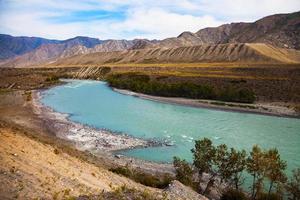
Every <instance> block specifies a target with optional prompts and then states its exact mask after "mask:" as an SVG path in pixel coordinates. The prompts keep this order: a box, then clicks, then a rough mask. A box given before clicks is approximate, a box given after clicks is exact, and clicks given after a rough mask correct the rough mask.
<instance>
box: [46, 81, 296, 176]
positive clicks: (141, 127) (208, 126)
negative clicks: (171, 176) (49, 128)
mask: <svg viewBox="0 0 300 200" xmlns="http://www.w3.org/2000/svg"><path fill="white" fill-rule="evenodd" d="M67 82H68V83H67V84H65V85H60V86H57V87H53V88H51V89H49V90H45V91H44V92H43V95H42V96H43V98H42V100H41V101H42V103H43V104H45V105H46V106H49V107H51V108H53V109H54V110H55V111H57V112H61V113H68V114H69V115H70V120H72V121H75V122H79V123H82V124H85V125H89V126H91V127H95V128H99V129H102V128H103V129H109V130H111V131H116V132H123V133H127V134H128V135H132V136H135V137H139V138H147V139H152V138H156V139H161V140H168V141H171V142H172V143H174V146H164V147H153V148H145V149H134V150H128V151H124V152H121V153H122V154H124V155H127V156H131V157H136V158H141V159H145V160H152V161H158V162H170V161H172V157H173V156H180V157H181V158H185V159H188V160H191V158H192V155H191V152H190V149H191V148H192V147H193V145H194V140H197V139H201V138H203V137H208V138H210V139H211V140H212V141H213V142H214V143H215V144H220V143H225V144H227V145H228V146H230V147H235V148H238V149H246V150H250V149H251V147H252V146H253V145H254V144H258V145H260V146H262V147H263V148H272V147H276V148H277V149H278V150H279V152H280V154H281V156H282V159H284V160H286V161H287V163H288V171H290V170H291V169H294V168H296V167H300V156H299V155H300V119H294V118H283V117H274V116H265V115H258V114H249V113H239V112H226V111H218V110H212V109H205V108H193V107H187V106H179V105H172V104H166V103H159V102H154V101H150V100H144V99H140V98H138V97H134V96H129V95H124V94H120V93H118V92H115V91H113V90H112V89H111V88H109V87H108V86H107V84H106V83H105V82H101V81H87V80H67Z"/></svg>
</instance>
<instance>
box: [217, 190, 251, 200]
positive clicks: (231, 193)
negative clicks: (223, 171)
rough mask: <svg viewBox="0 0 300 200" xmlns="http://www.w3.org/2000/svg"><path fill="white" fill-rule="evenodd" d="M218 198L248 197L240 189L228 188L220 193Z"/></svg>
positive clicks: (238, 198) (232, 199)
mask: <svg viewBox="0 0 300 200" xmlns="http://www.w3.org/2000/svg"><path fill="white" fill-rule="evenodd" d="M220 200H248V198H247V197H246V195H245V193H244V192H242V191H241V190H234V189H229V190H227V191H226V192H225V193H224V194H222V196H221V199H220Z"/></svg>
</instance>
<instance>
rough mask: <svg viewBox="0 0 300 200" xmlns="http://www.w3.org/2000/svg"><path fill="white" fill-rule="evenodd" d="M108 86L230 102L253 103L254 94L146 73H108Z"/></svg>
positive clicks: (159, 94)
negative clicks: (170, 80)
mask: <svg viewBox="0 0 300 200" xmlns="http://www.w3.org/2000/svg"><path fill="white" fill-rule="evenodd" d="M107 81H108V83H109V85H110V86H112V87H115V88H119V89H128V90H132V91H134V92H140V93H145V94H150V95H156V96H165V97H186V98H192V99H213V100H222V101H231V102H242V103H253V102H254V100H255V95H254V93H253V91H252V90H250V89H247V88H234V87H231V88H225V89H223V90H216V89H215V88H214V87H212V86H211V85H198V84H195V83H190V82H178V83H172V84H170V83H164V82H160V81H158V80H151V79H150V77H149V76H148V75H145V74H136V73H127V74H115V75H110V76H109V77H108V78H107Z"/></svg>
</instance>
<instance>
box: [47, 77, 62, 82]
mask: <svg viewBox="0 0 300 200" xmlns="http://www.w3.org/2000/svg"><path fill="white" fill-rule="evenodd" d="M58 80H59V77H58V76H48V77H47V78H46V81H47V82H56V81H58Z"/></svg>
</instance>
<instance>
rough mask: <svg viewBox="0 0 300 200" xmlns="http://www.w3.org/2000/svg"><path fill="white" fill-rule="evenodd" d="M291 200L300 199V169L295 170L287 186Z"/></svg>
mask: <svg viewBox="0 0 300 200" xmlns="http://www.w3.org/2000/svg"><path fill="white" fill-rule="evenodd" d="M286 190H287V192H288V195H289V197H290V198H289V199H290V200H299V199H300V168H298V169H296V170H293V176H292V177H291V179H290V180H289V182H288V183H287V185H286Z"/></svg>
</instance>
